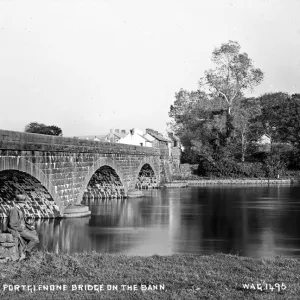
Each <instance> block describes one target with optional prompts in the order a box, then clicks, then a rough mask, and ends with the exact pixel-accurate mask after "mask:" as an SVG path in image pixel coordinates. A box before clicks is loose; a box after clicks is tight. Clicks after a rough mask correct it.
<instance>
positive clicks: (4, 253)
mask: <svg viewBox="0 0 300 300" xmlns="http://www.w3.org/2000/svg"><path fill="white" fill-rule="evenodd" d="M18 259H19V251H18V239H17V238H15V237H13V236H12V235H11V234H10V233H0V262H6V261H8V260H13V261H16V260H18Z"/></svg>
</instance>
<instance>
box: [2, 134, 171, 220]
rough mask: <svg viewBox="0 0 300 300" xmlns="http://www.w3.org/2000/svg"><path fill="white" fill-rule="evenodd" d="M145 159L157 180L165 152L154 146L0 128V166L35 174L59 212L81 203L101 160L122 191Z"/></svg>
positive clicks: (129, 186) (165, 159)
mask: <svg viewBox="0 0 300 300" xmlns="http://www.w3.org/2000/svg"><path fill="white" fill-rule="evenodd" d="M164 153H165V151H164ZM145 164H148V165H150V167H151V168H152V170H153V171H154V175H155V177H156V180H157V182H161V180H162V175H161V174H166V173H167V172H165V170H164V168H166V166H168V157H166V156H165V154H163V152H161V151H160V149H158V148H150V147H140V146H133V145H124V144H117V143H105V142H98V141H89V140H83V139H77V138H67V137H58V136H48V135H40V134H32V133H24V132H15V131H7V130H0V172H3V171H7V170H17V171H20V172H24V173H26V174H29V175H30V176H32V177H34V178H36V179H37V180H38V181H39V182H40V183H41V184H42V185H43V186H44V187H45V188H46V189H47V191H48V192H49V194H50V195H51V196H52V198H53V199H54V201H55V203H56V204H57V206H58V207H59V211H60V213H61V215H63V213H64V209H65V207H67V206H68V205H71V204H80V203H81V201H82V196H83V193H84V191H85V189H86V187H87V185H88V183H89V181H90V179H91V177H92V176H93V174H94V173H95V172H96V171H97V170H98V169H99V168H101V167H102V166H109V167H111V168H112V169H113V170H114V171H115V172H116V173H117V175H118V176H119V178H120V181H121V183H122V184H123V186H124V189H125V194H126V195H127V194H128V192H129V191H130V190H133V189H134V188H135V184H136V181H137V178H138V176H139V172H140V170H141V169H142V167H143V166H144V165H145Z"/></svg>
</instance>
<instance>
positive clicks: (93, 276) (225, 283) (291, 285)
mask: <svg viewBox="0 0 300 300" xmlns="http://www.w3.org/2000/svg"><path fill="white" fill-rule="evenodd" d="M0 268H1V272H0V289H1V290H0V299H297V298H298V297H299V295H300V261H299V260H297V259H286V258H282V257H277V258H274V259H261V260H254V259H250V258H245V257H239V256H234V255H225V254H217V255H211V256H193V255H172V256H158V255H154V256H151V257H139V256H134V257H131V256H125V255H111V254H99V253H94V252H93V253H78V254H73V255H67V254H55V253H49V252H41V251H40V252H35V253H34V255H33V256H32V257H31V258H30V260H28V261H23V262H21V263H18V262H9V263H6V264H1V265H0ZM277 283H278V284H280V285H281V284H282V283H284V284H285V286H286V289H285V290H280V291H278V289H275V290H273V291H271V290H270V289H269V286H268V290H267V289H266V288H265V286H266V284H270V285H272V286H273V287H275V284H277ZM243 284H254V285H255V286H256V287H257V284H261V285H262V291H260V290H257V289H253V286H252V289H250V288H249V289H246V288H243ZM9 285H26V286H27V285H35V287H36V289H38V286H39V285H48V286H49V285H54V286H55V285H65V286H66V290H65V291H63V290H57V288H56V289H55V290H54V291H44V290H40V291H38V290H36V291H35V292H30V291H27V290H24V291H23V290H21V291H9V290H8V286H9ZM72 285H75V286H76V287H77V288H78V286H79V285H83V290H82V291H79V290H74V291H72ZM87 285H97V286H99V285H103V290H102V291H99V292H97V291H95V290H93V291H87V290H84V286H87ZM109 285H116V286H117V288H118V290H115V291H112V290H107V286H109ZM122 285H123V287H124V288H122ZM156 285H157V286H158V288H159V285H163V286H164V289H162V290H147V291H142V290H141V288H142V287H143V288H145V287H147V288H149V286H150V287H152V288H153V287H154V288H155V286H156ZM128 286H129V290H128ZM134 286H135V287H136V289H137V290H136V291H134V290H130V287H132V289H133V288H134ZM4 289H5V290H4Z"/></svg>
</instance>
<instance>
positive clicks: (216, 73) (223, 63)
mask: <svg viewBox="0 0 300 300" xmlns="http://www.w3.org/2000/svg"><path fill="white" fill-rule="evenodd" d="M240 49H241V47H240V45H239V43H238V42H234V41H229V42H228V43H224V44H222V45H221V46H220V47H219V48H215V50H214V51H213V53H212V62H213V63H214V64H215V68H213V69H209V70H207V71H205V73H204V77H203V78H201V79H200V81H199V86H200V89H201V90H203V89H204V90H207V89H208V90H209V92H210V93H211V95H212V96H213V97H221V98H222V99H223V100H224V101H225V103H226V104H227V109H228V114H230V113H231V108H232V105H233V103H234V101H235V99H236V98H238V97H239V96H241V95H242V94H243V92H244V91H246V90H253V88H254V87H255V86H257V85H259V84H260V83H261V82H262V81H263V78H264V74H263V72H262V71H261V70H260V69H258V68H254V66H253V61H252V60H251V59H250V58H249V56H248V54H247V53H241V52H240Z"/></svg>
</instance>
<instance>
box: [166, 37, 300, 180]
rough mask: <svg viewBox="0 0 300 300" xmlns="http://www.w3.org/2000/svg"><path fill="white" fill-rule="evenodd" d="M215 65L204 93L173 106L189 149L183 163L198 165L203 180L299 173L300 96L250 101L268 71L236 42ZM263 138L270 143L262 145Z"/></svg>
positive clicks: (216, 55) (187, 95)
mask: <svg viewBox="0 0 300 300" xmlns="http://www.w3.org/2000/svg"><path fill="white" fill-rule="evenodd" d="M212 61H213V62H214V63H215V68H214V69H211V70H208V71H206V72H205V76H204V78H202V79H201V80H200V82H199V86H200V89H199V90H198V91H191V92H189V91H186V90H183V89H181V90H180V91H179V92H178V93H176V95H175V98H176V99H175V101H174V104H173V105H171V107H170V112H169V116H170V117H171V118H172V129H173V131H174V132H175V133H176V134H177V135H178V136H179V137H180V139H181V142H182V145H183V146H184V148H185V150H184V153H183V158H182V162H185V163H193V164H195V163H197V164H199V166H200V167H199V172H200V174H201V175H202V176H231V177H235V176H250V177H255V176H258V177H261V176H267V177H276V176H277V175H278V174H279V175H280V174H283V173H285V171H286V168H287V167H288V168H293V169H300V118H299V116H300V94H294V95H291V96H290V95H289V94H287V93H283V92H277V93H267V94H264V95H261V96H260V97H257V98H254V97H252V98H245V97H244V96H243V92H244V91H246V90H251V89H253V88H254V87H255V86H257V85H258V84H259V83H260V82H261V81H262V80H263V73H262V71H261V70H260V69H256V68H254V66H253V62H252V60H251V59H250V58H249V57H248V55H247V54H246V53H241V52H240V45H239V44H238V43H237V42H233V41H229V42H228V43H225V44H222V45H221V47H219V48H216V49H215V50H214V51H213V55H212ZM205 87H208V90H209V93H206V92H205ZM263 134H267V135H269V136H270V138H271V144H259V143H257V141H258V140H259V138H260V137H261V136H262V135H263ZM250 161H251V162H252V163H251V165H248V164H247V162H250ZM241 162H244V164H241ZM255 162H257V164H255ZM246 166H247V167H246Z"/></svg>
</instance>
